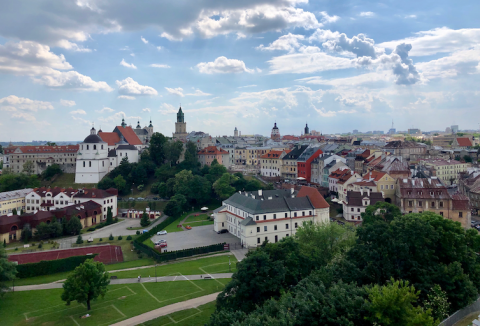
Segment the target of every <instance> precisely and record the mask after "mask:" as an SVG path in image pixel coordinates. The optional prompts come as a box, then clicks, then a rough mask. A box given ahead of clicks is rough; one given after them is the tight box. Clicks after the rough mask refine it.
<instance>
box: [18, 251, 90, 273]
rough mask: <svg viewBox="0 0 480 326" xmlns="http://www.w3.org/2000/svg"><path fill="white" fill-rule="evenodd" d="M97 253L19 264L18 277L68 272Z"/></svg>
mask: <svg viewBox="0 0 480 326" xmlns="http://www.w3.org/2000/svg"><path fill="white" fill-rule="evenodd" d="M96 255H97V254H93V255H86V256H72V257H68V258H63V259H57V260H42V261H40V262H38V263H31V264H22V265H17V266H16V267H17V277H18V278H27V277H33V276H40V275H50V274H55V273H62V272H68V271H71V270H74V269H75V268H76V267H77V266H78V265H80V264H83V262H84V261H85V260H87V259H91V258H94V257H95V256H96Z"/></svg>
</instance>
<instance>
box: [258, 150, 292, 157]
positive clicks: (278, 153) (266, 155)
mask: <svg viewBox="0 0 480 326" xmlns="http://www.w3.org/2000/svg"><path fill="white" fill-rule="evenodd" d="M285 152H286V153H290V152H291V150H289V149H287V150H285ZM282 153H283V151H270V152H268V153H266V154H263V155H262V156H260V158H279V157H280V155H282Z"/></svg>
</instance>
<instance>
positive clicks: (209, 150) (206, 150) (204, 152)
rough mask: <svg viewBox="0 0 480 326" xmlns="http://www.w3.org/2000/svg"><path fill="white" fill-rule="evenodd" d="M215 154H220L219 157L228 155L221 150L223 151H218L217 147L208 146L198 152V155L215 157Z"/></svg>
mask: <svg viewBox="0 0 480 326" xmlns="http://www.w3.org/2000/svg"><path fill="white" fill-rule="evenodd" d="M217 154H220V155H225V154H227V155H228V152H227V151H225V150H223V149H221V148H220V149H218V148H217V147H215V146H208V147H205V148H204V149H202V150H201V151H200V152H198V155H217Z"/></svg>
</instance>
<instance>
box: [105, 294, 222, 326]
mask: <svg viewBox="0 0 480 326" xmlns="http://www.w3.org/2000/svg"><path fill="white" fill-rule="evenodd" d="M219 294H220V292H217V293H212V294H209V295H205V296H203V297H198V298H195V299H190V300H187V301H182V302H177V303H174V304H171V305H168V306H165V307H162V308H158V309H155V310H152V311H149V312H146V313H144V314H141V315H138V316H135V317H132V318H129V319H126V320H124V321H121V322H118V323H116V324H112V325H111V326H135V325H138V324H141V323H144V322H146V321H149V320H152V319H155V318H158V317H161V316H165V315H169V314H171V313H174V312H177V311H180V310H186V309H192V308H196V307H198V306H201V305H203V304H206V303H209V302H212V301H215V300H216V299H217V296H218V295H219Z"/></svg>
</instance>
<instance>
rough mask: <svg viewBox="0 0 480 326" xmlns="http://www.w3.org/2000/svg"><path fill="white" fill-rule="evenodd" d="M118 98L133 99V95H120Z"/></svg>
mask: <svg viewBox="0 0 480 326" xmlns="http://www.w3.org/2000/svg"><path fill="white" fill-rule="evenodd" d="M118 98H121V99H124V100H134V99H135V97H133V96H128V95H120V96H118Z"/></svg>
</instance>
